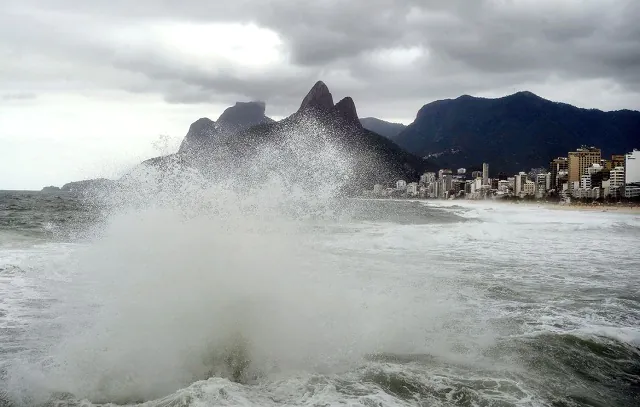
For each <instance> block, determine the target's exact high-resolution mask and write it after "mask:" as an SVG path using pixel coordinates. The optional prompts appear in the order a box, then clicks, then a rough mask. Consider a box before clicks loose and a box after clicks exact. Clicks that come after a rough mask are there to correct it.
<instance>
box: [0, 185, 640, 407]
mask: <svg viewBox="0 0 640 407" xmlns="http://www.w3.org/2000/svg"><path fill="white" fill-rule="evenodd" d="M265 196H267V195H265ZM265 196H257V197H254V198H253V199H248V198H247V197H246V196H243V197H241V198H238V197H232V196H229V195H225V194H223V193H221V192H220V191H215V192H211V193H210V194H207V195H202V194H200V195H198V196H195V197H192V196H190V195H189V194H187V193H185V194H183V195H182V196H181V199H180V204H179V205H176V204H174V202H170V201H169V200H166V199H156V200H154V204H153V205H149V204H144V205H142V204H135V205H133V204H131V202H125V203H126V205H125V204H124V203H123V201H126V200H122V201H118V202H117V204H113V203H112V204H102V203H100V204H98V203H96V202H95V201H91V200H87V199H84V198H79V197H76V196H74V195H72V194H69V193H63V192H61V193H39V192H15V191H13V192H12V191H4V192H0V406H3V407H5V406H12V407H14V406H15V407H18V406H26V405H28V406H81V405H82V406H92V405H144V406H149V407H151V406H163V407H169V406H218V405H222V406H239V405H242V406H369V407H372V406H638V405H640V256H639V253H640V252H639V251H638V250H639V248H640V244H639V243H640V217H639V216H638V215H633V214H622V213H611V212H606V213H604V212H593V211H589V212H581V211H571V210H566V211H554V210H550V209H545V208H539V207H535V206H524V205H516V204H498V203H465V202H460V201H446V202H445V201H408V200H398V201H392V200H386V201H375V200H359V199H341V200H335V201H328V200H325V201H323V204H322V205H317V206H315V207H313V208H312V209H311V210H310V209H309V207H308V206H304V205H303V206H301V205H300V204H299V201H300V200H298V201H296V204H295V205H288V206H286V210H284V209H282V206H281V203H282V202H276V203H273V202H271V201H268V202H269V205H266V204H265V202H266V201H267V199H266V198H265ZM221 202H222V204H221ZM287 202H288V201H287ZM328 202H330V203H328ZM114 208H115V209H114ZM256 208H258V209H259V210H257V209H256Z"/></svg>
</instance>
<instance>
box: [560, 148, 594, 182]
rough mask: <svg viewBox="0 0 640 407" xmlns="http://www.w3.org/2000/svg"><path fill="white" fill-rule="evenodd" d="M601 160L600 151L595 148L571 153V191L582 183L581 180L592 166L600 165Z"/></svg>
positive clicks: (580, 149)
mask: <svg viewBox="0 0 640 407" xmlns="http://www.w3.org/2000/svg"><path fill="white" fill-rule="evenodd" d="M601 158H602V157H601V153H600V149H599V148H595V147H582V148H579V149H577V150H576V151H571V152H569V157H568V162H569V189H572V188H573V186H574V185H576V183H578V184H579V183H580V178H581V177H582V176H583V175H585V174H586V172H587V168H589V167H590V166H591V164H594V163H595V164H600V159H601Z"/></svg>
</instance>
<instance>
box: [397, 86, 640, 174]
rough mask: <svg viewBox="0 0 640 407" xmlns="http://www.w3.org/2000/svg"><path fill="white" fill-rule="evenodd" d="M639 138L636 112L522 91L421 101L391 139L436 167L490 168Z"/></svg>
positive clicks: (613, 150)
mask: <svg viewBox="0 0 640 407" xmlns="http://www.w3.org/2000/svg"><path fill="white" fill-rule="evenodd" d="M639 140H640V112H636V111H631V110H621V111H614V112H602V111H600V110H593V109H581V108H577V107H575V106H572V105H569V104H564V103H557V102H552V101H549V100H546V99H543V98H541V97H539V96H537V95H535V94H533V93H531V92H527V91H523V92H518V93H515V94H513V95H510V96H505V97H502V98H497V99H488V98H477V97H472V96H469V95H463V96H460V97H458V98H457V99H445V100H438V101H435V102H431V103H429V104H426V105H424V106H423V107H422V108H421V109H420V111H419V112H418V114H417V117H416V119H415V121H414V122H413V123H411V124H410V125H409V126H408V127H407V128H406V129H405V130H404V131H403V132H401V133H400V134H398V135H397V136H396V137H395V138H394V141H396V143H398V145H399V146H400V147H402V148H404V149H405V150H407V151H409V152H411V153H413V154H416V155H419V156H421V157H430V158H431V159H433V160H434V161H435V162H436V163H437V164H438V165H439V166H440V167H450V168H458V167H470V166H478V165H480V164H481V163H482V162H487V163H489V164H490V168H491V172H492V173H497V172H501V171H502V172H507V173H516V172H517V171H523V170H529V169H530V168H533V167H540V166H545V167H546V166H547V165H548V163H549V161H550V160H551V159H553V158H554V157H558V156H566V154H567V152H568V151H574V150H575V149H576V148H578V147H580V146H581V145H589V146H596V147H600V148H602V154H603V157H607V156H610V155H611V154H623V153H625V152H627V151H630V150H631V149H632V148H633V147H637V146H638V144H639Z"/></svg>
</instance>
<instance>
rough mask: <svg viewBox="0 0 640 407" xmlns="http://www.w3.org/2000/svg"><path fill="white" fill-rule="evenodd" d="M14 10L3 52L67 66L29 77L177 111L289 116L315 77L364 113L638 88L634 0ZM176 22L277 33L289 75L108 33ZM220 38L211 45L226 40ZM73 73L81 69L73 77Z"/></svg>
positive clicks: (121, 4) (100, 4)
mask: <svg viewBox="0 0 640 407" xmlns="http://www.w3.org/2000/svg"><path fill="white" fill-rule="evenodd" d="M5 9H6V10H7V11H5V12H2V11H0V27H4V28H0V34H2V37H1V38H2V39H0V52H2V50H3V49H4V51H5V53H6V52H9V51H11V52H12V53H13V55H16V53H17V55H20V53H21V52H23V53H33V54H43V55H47V56H48V57H49V58H51V59H52V60H55V61H60V60H62V62H60V63H59V64H58V65H59V66H58V65H55V64H54V66H53V67H49V68H47V66H28V67H25V66H24V65H20V64H19V63H16V62H14V63H13V65H12V66H14V69H17V70H18V71H19V72H15V74H16V75H17V76H19V77H20V78H22V79H21V80H23V81H28V78H29V75H31V76H33V77H34V78H38V77H39V76H42V75H43V73H41V72H39V71H40V70H47V69H50V70H54V71H55V70H56V69H57V70H59V72H60V75H63V76H64V75H76V76H77V77H78V79H79V80H84V81H86V82H89V83H96V84H98V83H99V84H102V86H107V87H114V88H119V89H126V90H130V91H134V92H149V93H160V94H162V95H163V96H164V98H165V100H167V101H169V102H171V103H198V102H207V101H211V102H213V101H216V102H227V103H230V102H232V100H229V99H227V98H229V97H244V98H254V99H261V100H267V102H268V105H269V111H271V112H273V111H274V110H276V111H277V112H278V114H280V113H282V114H286V113H287V112H290V111H291V110H293V109H295V108H296V107H297V104H298V103H299V101H300V99H301V97H302V95H303V94H304V93H305V91H306V90H307V89H308V88H309V87H310V86H311V84H312V83H313V82H314V81H315V80H316V79H325V80H326V81H327V82H328V84H329V86H331V87H332V90H334V91H338V92H340V93H341V94H350V95H351V96H353V97H354V98H355V99H356V102H357V103H358V105H359V107H362V106H366V105H367V104H370V105H372V106H382V105H386V106H387V109H388V110H389V111H393V112H392V114H395V115H396V117H398V116H397V115H400V114H401V111H402V110H403V109H409V108H412V109H414V110H413V112H415V109H417V107H419V104H422V103H426V102H428V101H431V100H433V99H436V98H440V97H445V96H456V95H459V94H463V93H476V92H484V91H488V90H491V89H495V88H509V87H515V88H516V89H514V90H520V89H517V88H519V87H520V86H522V84H535V83H545V81H546V80H548V79H549V78H551V77H556V78H562V79H563V80H566V81H586V80H603V81H609V82H611V83H613V84H615V85H616V86H618V87H619V88H620V89H623V90H624V91H625V92H627V93H628V92H632V93H635V92H639V91H640V28H639V25H638V24H637V17H638V16H640V2H637V1H633V0H628V1H626V0H603V1H596V0H593V1H588V0H586V1H578V0H566V1H551V0H541V1H533V0H511V1H509V0H484V1H473V2H469V1H462V0H454V1H447V2H441V1H430V0H427V1H419V0H396V1H394V0H349V1H335V0H327V1H311V0H299V1H294V0H287V1H284V0H279V1H277V0H276V1H268V2H267V1H259V0H253V1H251V0H240V1H224V2H223V1H208V0H207V1H205V0H184V1H155V0H137V1H135V2H132V1H129V0H126V1H125V0H92V1H87V2H77V1H72V0H49V1H36V0H19V1H17V0H13V1H12V0H9V2H8V7H5ZM167 21H173V22H186V23H188V22H199V23H205V22H239V23H254V24H256V25H258V26H259V27H263V28H268V29H270V30H273V31H275V32H277V33H278V34H279V36H280V38H281V39H282V41H283V42H284V49H285V50H286V51H287V53H288V55H289V64H288V65H289V66H288V67H287V66H283V67H282V71H281V73H280V74H278V75H276V74H274V72H273V71H265V73H264V74H262V75H261V74H259V73H258V74H256V73H253V74H251V75H249V74H247V73H246V72H245V71H243V70H242V69H241V68H242V67H234V66H228V67H223V68H224V69H218V70H217V71H215V72H214V73H212V71H211V70H209V69H207V68H208V67H206V66H197V65H195V64H193V63H191V62H189V61H185V60H183V59H181V57H179V56H177V55H172V54H171V53H167V52H162V51H161V50H158V49H153V48H150V49H145V50H140V49H135V50H134V52H123V50H122V49H119V48H118V47H116V46H115V45H114V44H112V43H110V42H109V38H103V37H102V36H101V33H102V32H103V31H105V30H106V29H109V28H110V29H117V28H118V27H120V26H130V25H133V26H135V25H136V24H144V23H149V22H167ZM210 40H211V43H212V46H215V44H216V43H218V42H220V41H224V38H211V39H210ZM403 49H404V50H407V49H418V50H422V54H421V55H420V56H419V57H416V58H415V59H412V60H410V61H409V62H406V63H405V64H404V65H403V63H402V61H395V60H393V58H396V57H394V56H388V57H385V55H386V54H384V53H385V52H387V51H390V50H403ZM8 50H9V51H8ZM125 51H126V50H125ZM380 55H382V56H380ZM391 55H394V54H393V53H391ZM400 59H401V58H400ZM76 61H77V63H76ZM25 63H28V58H27V59H25ZM74 64H75V66H77V67H80V68H81V69H79V71H77V72H74V71H73V66H74ZM387 65H388V66H387ZM91 66H99V67H100V69H97V70H92V69H91ZM19 68H21V69H19ZM7 69H9V68H0V72H3V73H5V74H6V73H8V72H4V71H6V70H7ZM3 70H4V71H3ZM55 72H58V71H55ZM94 72H95V73H99V74H100V75H99V76H98V75H93V76H92V73H94ZM49 74H51V71H50V72H49ZM45 76H46V75H45ZM638 100H640V97H638ZM274 103H275V106H274ZM591 103H592V100H585V101H584V103H583V105H590V104H591ZM610 104H613V105H615V101H611V103H610ZM409 106H412V107H409ZM628 107H631V108H636V109H637V108H640V102H638V104H636V105H635V106H628ZM394 110H397V111H394ZM413 112H411V113H409V114H408V115H413ZM404 116H405V117H406V116H407V113H406V112H405V113H404Z"/></svg>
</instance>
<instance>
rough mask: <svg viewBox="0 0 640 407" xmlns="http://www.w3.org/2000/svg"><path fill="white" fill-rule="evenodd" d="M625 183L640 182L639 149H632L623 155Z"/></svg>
mask: <svg viewBox="0 0 640 407" xmlns="http://www.w3.org/2000/svg"><path fill="white" fill-rule="evenodd" d="M624 169H625V177H624V183H625V184H634V183H638V182H640V151H639V150H636V149H634V150H633V151H632V152H630V153H628V154H626V155H625V157H624Z"/></svg>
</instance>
